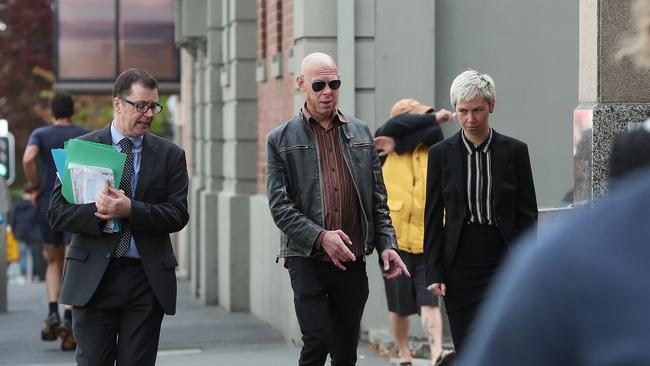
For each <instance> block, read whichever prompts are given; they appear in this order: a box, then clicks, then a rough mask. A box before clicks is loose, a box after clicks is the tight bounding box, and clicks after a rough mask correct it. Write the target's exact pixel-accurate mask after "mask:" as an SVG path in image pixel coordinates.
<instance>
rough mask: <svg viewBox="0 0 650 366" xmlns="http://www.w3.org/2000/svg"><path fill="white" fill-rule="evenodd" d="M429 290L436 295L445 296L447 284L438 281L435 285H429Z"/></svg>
mask: <svg viewBox="0 0 650 366" xmlns="http://www.w3.org/2000/svg"><path fill="white" fill-rule="evenodd" d="M427 291H429V292H431V293H432V294H434V295H436V296H445V294H446V293H447V286H445V284H444V283H441V282H436V283H434V284H433V285H429V287H427Z"/></svg>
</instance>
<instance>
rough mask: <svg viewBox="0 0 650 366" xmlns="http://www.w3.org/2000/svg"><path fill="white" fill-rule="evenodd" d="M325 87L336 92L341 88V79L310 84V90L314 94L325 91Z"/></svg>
mask: <svg viewBox="0 0 650 366" xmlns="http://www.w3.org/2000/svg"><path fill="white" fill-rule="evenodd" d="M325 85H329V86H330V89H332V90H336V89H338V88H340V87H341V79H335V80H330V81H328V82H325V81H322V80H316V81H314V82H312V83H311V89H312V90H313V91H315V92H319V91H321V90H323V89H325Z"/></svg>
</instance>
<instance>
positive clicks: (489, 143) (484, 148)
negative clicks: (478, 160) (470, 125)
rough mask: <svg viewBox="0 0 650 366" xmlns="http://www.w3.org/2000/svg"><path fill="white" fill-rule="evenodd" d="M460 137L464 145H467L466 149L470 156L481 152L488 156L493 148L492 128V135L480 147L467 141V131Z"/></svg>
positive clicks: (463, 131) (462, 132)
mask: <svg viewBox="0 0 650 366" xmlns="http://www.w3.org/2000/svg"><path fill="white" fill-rule="evenodd" d="M460 136H461V138H462V139H463V145H465V149H466V150H467V154H469V155H472V154H474V152H476V151H481V152H482V153H484V154H486V153H487V152H488V151H490V148H491V147H492V128H490V134H489V135H488V137H487V138H486V139H485V141H483V142H481V143H480V144H478V145H474V144H473V143H472V142H471V141H469V140H467V138H466V137H465V130H462V131H461V134H460Z"/></svg>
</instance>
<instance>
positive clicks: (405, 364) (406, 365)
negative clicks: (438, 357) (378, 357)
mask: <svg viewBox="0 0 650 366" xmlns="http://www.w3.org/2000/svg"><path fill="white" fill-rule="evenodd" d="M399 366H413V364H412V363H411V362H400V363H399Z"/></svg>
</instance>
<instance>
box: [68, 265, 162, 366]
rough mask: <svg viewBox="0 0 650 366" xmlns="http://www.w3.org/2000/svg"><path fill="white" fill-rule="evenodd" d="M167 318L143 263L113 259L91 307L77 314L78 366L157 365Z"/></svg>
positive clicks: (74, 321)
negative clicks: (161, 336) (163, 325)
mask: <svg viewBox="0 0 650 366" xmlns="http://www.w3.org/2000/svg"><path fill="white" fill-rule="evenodd" d="M163 314H164V313H163V310H162V307H161V306H160V303H159V302H158V299H157V298H156V296H155V295H154V293H153V290H152V289H151V286H150V284H149V280H148V279H147V276H146V274H145V272H144V268H143V267H142V263H141V262H140V260H138V259H133V258H118V259H112V260H111V262H110V263H109V265H108V268H107V269H106V272H105V273H104V276H103V277H102V280H101V282H100V283H99V286H98V288H97V290H96V291H95V293H94V294H93V296H92V297H91V299H90V301H89V302H88V303H87V304H86V305H85V306H81V307H76V306H75V307H74V308H73V310H72V324H73V331H74V335H75V337H76V340H77V350H76V353H75V360H76V362H77V365H80V366H103V365H106V366H108V365H113V364H115V361H116V360H117V363H116V365H117V366H130V365H133V366H135V365H139V366H142V365H155V363H156V353H157V351H158V339H159V337H160V325H161V323H162V318H163Z"/></svg>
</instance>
